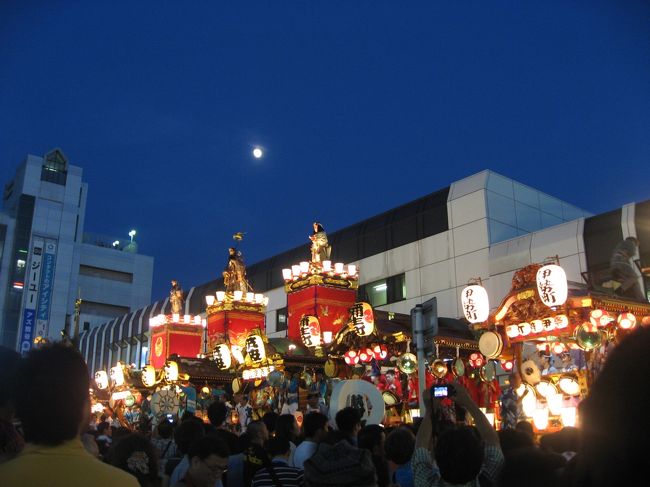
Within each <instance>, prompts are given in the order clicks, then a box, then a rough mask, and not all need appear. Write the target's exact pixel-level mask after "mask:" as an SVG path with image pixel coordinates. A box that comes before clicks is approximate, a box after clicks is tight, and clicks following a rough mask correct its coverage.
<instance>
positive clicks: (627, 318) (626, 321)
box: [617, 313, 636, 330]
mask: <svg viewBox="0 0 650 487" xmlns="http://www.w3.org/2000/svg"><path fill="white" fill-rule="evenodd" d="M617 321H618V327H619V328H620V329H621V330H630V329H632V328H634V327H635V326H636V316H634V315H633V314H632V313H621V314H620V315H618V320H617Z"/></svg>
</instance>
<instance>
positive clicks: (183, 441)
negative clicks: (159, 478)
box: [169, 419, 205, 485]
mask: <svg viewBox="0 0 650 487" xmlns="http://www.w3.org/2000/svg"><path fill="white" fill-rule="evenodd" d="M204 436H205V430H204V428H203V423H202V422H201V420H199V419H189V420H187V421H185V422H184V423H181V424H179V425H178V427H177V428H176V432H175V438H176V446H177V447H178V450H179V451H180V452H181V453H182V454H183V458H182V459H181V461H180V462H179V463H178V465H176V467H175V468H174V471H173V472H172V474H171V477H170V478H169V485H174V484H175V483H176V482H178V481H180V480H181V479H182V478H183V477H184V476H185V474H186V473H187V470H188V469H189V468H190V457H189V452H190V448H191V447H192V445H193V444H194V443H196V442H197V441H198V440H200V439H201V438H203V437H204Z"/></svg>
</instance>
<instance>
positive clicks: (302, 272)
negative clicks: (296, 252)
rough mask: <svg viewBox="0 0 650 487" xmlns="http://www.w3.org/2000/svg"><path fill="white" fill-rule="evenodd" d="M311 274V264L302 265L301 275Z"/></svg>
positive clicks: (304, 263)
mask: <svg viewBox="0 0 650 487" xmlns="http://www.w3.org/2000/svg"><path fill="white" fill-rule="evenodd" d="M308 272H309V262H301V263H300V273H301V274H307V273H308Z"/></svg>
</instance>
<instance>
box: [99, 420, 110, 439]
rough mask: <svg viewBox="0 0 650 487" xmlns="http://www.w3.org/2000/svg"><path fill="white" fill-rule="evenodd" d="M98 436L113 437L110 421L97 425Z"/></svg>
mask: <svg viewBox="0 0 650 487" xmlns="http://www.w3.org/2000/svg"><path fill="white" fill-rule="evenodd" d="M97 434H98V435H99V436H101V435H106V436H111V435H112V434H113V428H111V424H110V423H109V422H108V421H102V422H101V423H99V424H98V425H97Z"/></svg>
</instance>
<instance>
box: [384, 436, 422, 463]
mask: <svg viewBox="0 0 650 487" xmlns="http://www.w3.org/2000/svg"><path fill="white" fill-rule="evenodd" d="M384 450H385V451H386V458H388V460H390V461H391V462H394V463H395V464H396V465H404V464H406V463H408V462H410V461H411V457H412V456H413V451H414V450H415V435H414V434H413V432H412V431H411V430H410V429H408V428H397V429H395V430H393V431H391V432H390V433H388V436H387V437H386V443H385V445H384Z"/></svg>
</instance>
